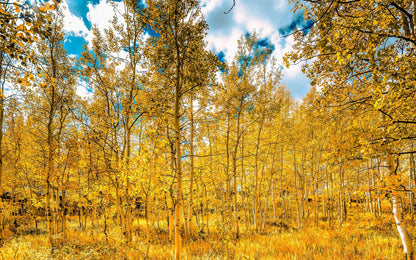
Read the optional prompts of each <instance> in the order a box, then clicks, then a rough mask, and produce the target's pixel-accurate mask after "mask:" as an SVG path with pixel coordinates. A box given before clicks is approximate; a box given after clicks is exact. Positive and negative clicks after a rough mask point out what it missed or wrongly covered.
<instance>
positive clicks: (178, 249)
mask: <svg viewBox="0 0 416 260" xmlns="http://www.w3.org/2000/svg"><path fill="white" fill-rule="evenodd" d="M177 31H178V28H175V31H174V33H175V43H176V82H175V111H174V119H173V121H174V122H173V123H174V129H175V148H176V181H177V188H176V205H175V259H180V258H181V253H182V235H181V233H180V227H181V223H180V222H181V212H182V206H183V187H182V154H181V127H180V117H181V113H180V106H181V96H182V93H181V73H182V72H181V67H182V62H181V57H180V56H181V53H180V49H179V48H180V47H179V44H178V38H177V37H178V35H177Z"/></svg>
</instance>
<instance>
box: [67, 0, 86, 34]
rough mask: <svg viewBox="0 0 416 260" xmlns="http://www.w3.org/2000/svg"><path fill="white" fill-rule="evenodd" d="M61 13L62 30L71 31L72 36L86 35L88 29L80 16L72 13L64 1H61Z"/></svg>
mask: <svg viewBox="0 0 416 260" xmlns="http://www.w3.org/2000/svg"><path fill="white" fill-rule="evenodd" d="M60 6H61V7H62V13H63V15H64V30H65V32H66V33H71V34H73V35H74V36H81V37H86V36H87V35H88V34H89V30H88V29H87V27H86V26H85V24H84V21H82V19H81V18H80V17H77V16H75V15H73V14H72V13H71V12H70V11H69V8H68V4H67V2H66V1H62V3H61V5H60Z"/></svg>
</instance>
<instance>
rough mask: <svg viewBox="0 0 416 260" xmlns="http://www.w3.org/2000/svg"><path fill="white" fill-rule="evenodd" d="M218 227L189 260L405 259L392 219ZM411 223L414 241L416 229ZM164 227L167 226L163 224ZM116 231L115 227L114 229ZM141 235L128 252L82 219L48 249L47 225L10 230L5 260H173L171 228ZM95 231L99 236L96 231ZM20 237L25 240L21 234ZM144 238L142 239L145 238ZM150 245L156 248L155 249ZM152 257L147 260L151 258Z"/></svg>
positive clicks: (117, 234)
mask: <svg viewBox="0 0 416 260" xmlns="http://www.w3.org/2000/svg"><path fill="white" fill-rule="evenodd" d="M211 222H212V224H213V225H212V226H210V231H209V233H208V234H199V235H195V236H194V238H193V239H190V240H189V241H186V242H184V245H183V256H184V257H183V258H184V259H403V253H402V245H401V242H400V239H399V235H398V233H397V231H396V228H395V226H394V224H393V219H392V216H391V214H384V216H383V217H381V218H375V217H374V216H373V215H370V214H368V213H361V214H354V215H352V214H351V215H349V217H348V220H347V222H346V223H344V224H342V225H339V223H338V222H337V221H333V223H332V224H331V225H329V224H328V222H327V221H322V220H321V221H319V224H318V227H316V225H315V222H314V219H313V216H312V217H309V218H308V219H307V220H305V222H304V228H301V229H300V228H297V223H291V222H287V223H285V224H281V223H279V225H276V224H274V225H272V224H268V225H266V226H265V229H264V231H263V232H260V233H257V234H256V233H254V232H253V231H250V230H248V229H246V228H245V226H244V225H243V223H242V224H241V226H242V227H241V228H242V235H241V237H240V239H238V240H236V239H235V238H234V233H233V232H232V231H230V230H229V228H227V227H226V228H225V229H224V228H223V226H222V225H220V224H218V223H219V222H218V221H217V224H215V222H214V221H211ZM412 223H413V222H410V221H408V227H409V231H410V233H411V236H412V237H415V235H416V226H414V224H412ZM159 224H161V223H159ZM114 225H115V224H114ZM133 227H134V230H135V231H136V232H135V235H134V237H133V242H132V243H131V245H129V246H126V244H124V243H123V242H122V241H123V236H122V235H121V231H120V229H119V228H118V227H117V226H113V227H110V228H109V233H108V241H106V236H105V235H104V233H103V231H102V228H101V227H99V228H98V227H97V228H96V229H95V230H94V229H92V228H90V227H88V228H87V230H89V231H81V230H80V229H79V224H78V221H77V218H73V219H71V220H70V221H69V223H68V229H69V230H68V240H67V241H66V243H65V244H64V245H62V246H60V247H59V248H55V249H54V250H53V254H52V253H51V249H50V248H49V247H48V239H47V233H46V224H45V223H42V225H40V232H37V233H36V234H34V233H33V232H29V231H30V230H29V228H28V227H26V230H25V227H20V231H19V230H18V231H17V232H16V233H17V234H13V233H12V232H11V231H9V230H7V229H5V230H4V236H5V243H4V245H3V247H1V248H0V257H1V259H112V260H115V259H145V258H146V259H172V256H173V252H174V246H173V244H172V243H171V242H170V241H169V237H168V230H167V228H166V225H163V223H162V225H159V227H158V225H157V224H155V227H154V228H153V229H151V231H150V234H149V237H150V239H149V240H147V239H146V238H145V222H144V220H140V222H134V223H133ZM91 230H93V232H92V231H91ZM19 233H20V234H19ZM140 234H141V235H140ZM149 242H150V243H149ZM146 255H147V257H146Z"/></svg>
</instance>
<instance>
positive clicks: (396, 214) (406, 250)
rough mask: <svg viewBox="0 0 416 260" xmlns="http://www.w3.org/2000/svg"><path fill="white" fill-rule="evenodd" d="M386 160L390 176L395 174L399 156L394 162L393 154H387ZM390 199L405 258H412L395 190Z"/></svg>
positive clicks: (409, 242) (411, 246)
mask: <svg viewBox="0 0 416 260" xmlns="http://www.w3.org/2000/svg"><path fill="white" fill-rule="evenodd" d="M387 160H388V162H387V163H388V168H389V170H390V177H392V176H395V175H397V168H398V167H399V158H398V157H397V158H396V162H394V161H393V156H392V155H388V158H387ZM391 199H392V206H393V216H394V220H395V222H396V227H397V231H398V232H399V235H400V238H401V240H402V244H403V249H404V253H405V254H406V257H407V259H413V257H414V249H413V245H412V240H411V238H410V235H409V232H408V231H407V228H406V224H405V222H404V221H403V218H402V215H403V211H402V206H401V205H399V204H400V203H401V199H400V198H399V196H398V195H397V194H396V193H395V192H393V193H392V198H391ZM399 200H400V201H399Z"/></svg>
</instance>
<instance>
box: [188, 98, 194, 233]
mask: <svg viewBox="0 0 416 260" xmlns="http://www.w3.org/2000/svg"><path fill="white" fill-rule="evenodd" d="M193 103H194V99H193V92H191V107H190V112H191V140H190V142H191V143H190V145H191V147H190V156H191V165H190V169H189V170H190V173H191V176H190V180H189V205H188V218H187V221H186V226H187V229H188V233H189V234H190V233H191V228H192V227H191V226H192V207H193V194H194V191H193V188H194V131H195V130H194V104H193Z"/></svg>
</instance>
